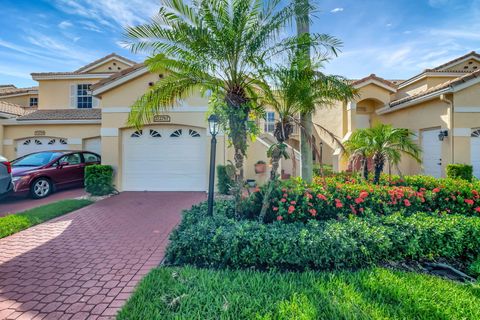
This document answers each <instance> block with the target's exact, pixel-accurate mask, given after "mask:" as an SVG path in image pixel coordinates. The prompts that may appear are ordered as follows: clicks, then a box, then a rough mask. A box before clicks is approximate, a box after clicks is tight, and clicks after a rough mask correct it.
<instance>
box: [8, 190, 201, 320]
mask: <svg viewBox="0 0 480 320" xmlns="http://www.w3.org/2000/svg"><path fill="white" fill-rule="evenodd" d="M204 199H205V194H204V193H196V192H183V193H182V192H125V193H122V194H120V195H118V196H115V197H112V198H109V199H106V200H103V201H100V202H97V203H96V204H94V205H92V206H89V207H86V208H83V209H81V210H79V211H77V212H74V213H72V214H69V215H66V216H63V217H60V218H57V219H55V220H51V221H50V222H47V223H44V224H41V225H38V226H36V227H33V228H30V229H28V230H25V231H22V232H20V233H17V234H15V235H13V236H10V237H7V238H4V239H0V319H37V318H38V319H49V320H50V319H87V318H88V319H109V318H113V317H114V315H115V314H116V312H117V311H118V309H119V308H120V307H121V306H122V305H123V303H124V302H125V300H126V299H127V298H128V297H129V295H130V294H131V293H132V291H133V289H134V287H135V285H136V284H137V282H138V280H140V279H141V278H142V277H143V276H144V275H145V274H146V273H147V272H148V271H149V270H150V269H151V268H153V267H155V266H157V265H158V264H159V263H160V262H161V260H162V258H163V254H164V250H165V246H166V243H167V241H168V234H169V232H170V231H171V230H172V228H173V227H174V226H175V225H176V224H177V223H178V222H179V221H180V212H181V210H182V209H186V208H189V207H190V206H191V205H192V204H195V203H198V202H200V201H202V200H204Z"/></svg>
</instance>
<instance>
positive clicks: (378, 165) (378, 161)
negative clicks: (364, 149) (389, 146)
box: [373, 156, 385, 184]
mask: <svg viewBox="0 0 480 320" xmlns="http://www.w3.org/2000/svg"><path fill="white" fill-rule="evenodd" d="M373 163H374V165H375V178H374V179H373V183H375V184H378V183H379V182H380V175H381V174H382V172H383V167H384V166H385V159H384V157H383V156H374V157H373Z"/></svg>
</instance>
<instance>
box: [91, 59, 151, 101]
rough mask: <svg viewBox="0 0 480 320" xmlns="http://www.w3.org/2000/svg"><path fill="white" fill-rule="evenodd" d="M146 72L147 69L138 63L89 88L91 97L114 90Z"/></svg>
mask: <svg viewBox="0 0 480 320" xmlns="http://www.w3.org/2000/svg"><path fill="white" fill-rule="evenodd" d="M148 72H149V71H148V68H147V67H146V66H145V65H144V64H143V63H138V64H136V65H134V66H132V67H130V68H128V69H125V70H122V71H120V72H117V73H114V74H112V75H111V76H110V77H108V78H106V79H103V80H101V81H99V82H97V83H95V84H94V85H93V86H92V87H91V89H92V92H93V95H98V94H100V93H102V92H105V91H107V90H110V89H112V88H115V87H116V86H119V85H121V84H122V83H125V82H127V81H129V80H131V79H134V78H136V77H139V76H141V75H143V74H145V73H148Z"/></svg>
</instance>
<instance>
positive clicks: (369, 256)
mask: <svg viewBox="0 0 480 320" xmlns="http://www.w3.org/2000/svg"><path fill="white" fill-rule="evenodd" d="M233 216H234V210H233V205H232V204H230V203H225V202H224V203H221V204H220V205H217V206H216V211H215V213H214V215H213V216H212V217H207V216H206V205H205V204H202V205H200V206H195V207H193V208H192V209H191V210H189V211H187V212H185V214H184V218H183V221H182V223H181V224H180V226H179V227H178V228H177V229H176V230H175V231H174V232H173V233H172V235H171V238H170V240H171V242H170V245H169V247H168V249H167V261H168V262H170V263H172V264H174V265H183V264H193V265H197V266H202V267H216V268H223V267H230V268H250V267H255V268H260V269H275V268H280V269H288V270H304V269H316V270H332V269H343V268H348V269H355V268H360V267H366V266H370V265H375V264H379V263H381V262H383V261H387V260H388V261H402V260H405V259H416V260H421V259H435V258H440V257H442V258H445V259H448V260H453V259H456V260H462V261H467V262H470V261H473V259H475V258H476V257H477V255H478V252H480V218H477V217H465V216H460V215H443V216H434V215H428V214H426V213H416V214H413V215H411V216H409V217H405V216H403V215H402V214H400V213H396V214H392V215H390V216H384V217H378V216H375V215H372V216H368V217H365V218H358V217H352V218H350V219H344V220H339V221H337V220H329V221H315V220H310V221H308V222H307V223H300V222H294V223H288V224H286V223H283V222H274V223H271V224H264V223H260V222H257V221H251V220H240V221H239V220H236V219H235V218H233Z"/></svg>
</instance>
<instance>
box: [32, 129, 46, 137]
mask: <svg viewBox="0 0 480 320" xmlns="http://www.w3.org/2000/svg"><path fill="white" fill-rule="evenodd" d="M45 134H46V133H45V130H35V131H34V132H33V135H34V136H44V135H45Z"/></svg>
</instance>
